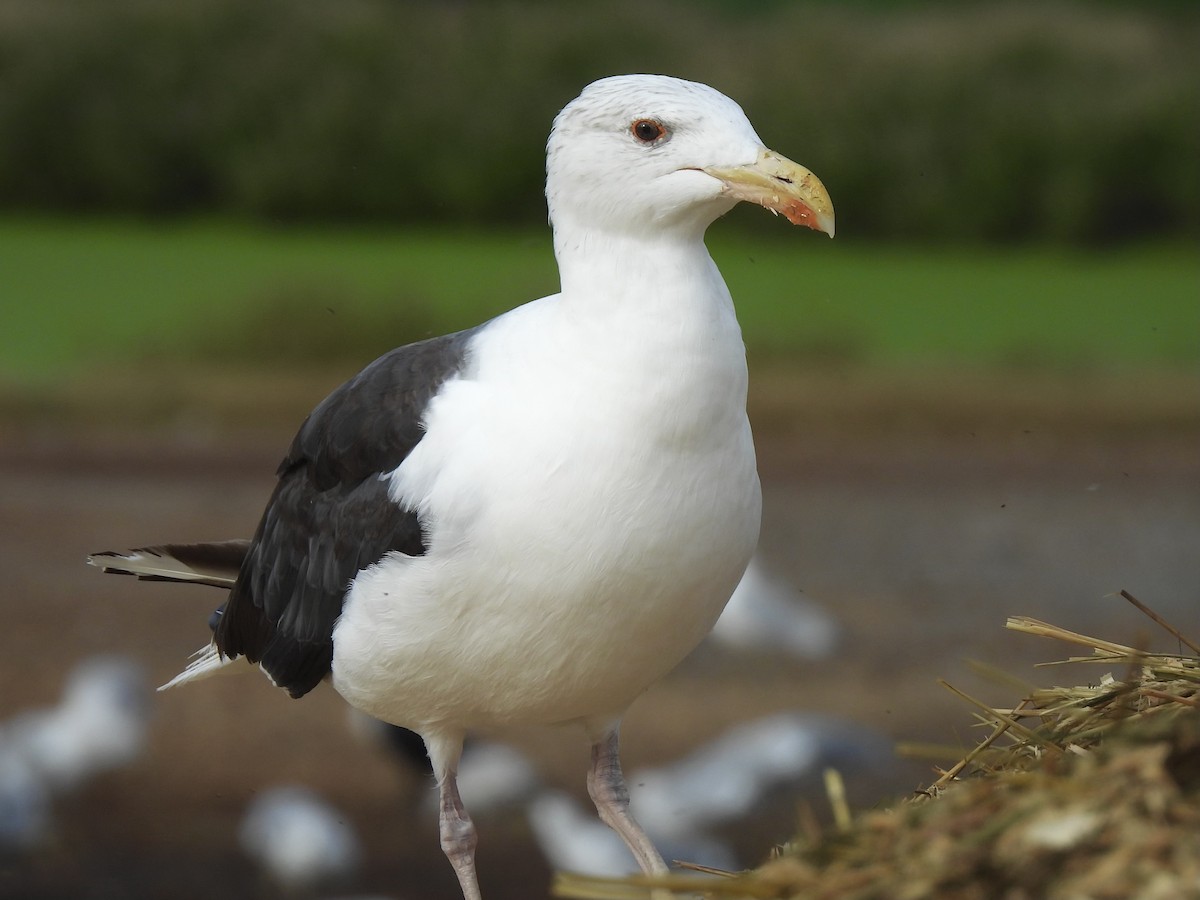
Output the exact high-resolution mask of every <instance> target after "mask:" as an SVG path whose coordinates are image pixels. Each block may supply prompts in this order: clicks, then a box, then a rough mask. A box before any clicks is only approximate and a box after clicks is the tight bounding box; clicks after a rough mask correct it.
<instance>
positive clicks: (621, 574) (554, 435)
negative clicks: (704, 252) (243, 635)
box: [333, 269, 760, 728]
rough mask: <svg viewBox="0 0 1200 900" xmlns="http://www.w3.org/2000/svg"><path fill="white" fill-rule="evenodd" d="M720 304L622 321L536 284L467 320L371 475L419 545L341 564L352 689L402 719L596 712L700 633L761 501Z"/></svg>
mask: <svg viewBox="0 0 1200 900" xmlns="http://www.w3.org/2000/svg"><path fill="white" fill-rule="evenodd" d="M713 271H714V272H715V269H714V270H713ZM720 288H721V290H723V289H724V284H723V283H721V284H720ZM727 296H728V295H727V294H726V295H725V298H726V301H727ZM718 299H719V298H718ZM725 307H727V310H726V308H723V307H722V306H721V304H720V303H717V304H715V305H714V309H713V310H710V311H709V312H708V313H706V314H704V315H701V316H699V317H693V318H694V319H695V320H693V319H688V318H687V317H684V318H683V319H681V320H680V321H677V322H676V321H673V322H671V323H669V325H668V327H661V326H662V325H664V324H666V323H661V322H660V323H659V325H660V327H657V328H656V327H650V328H646V329H641V328H639V329H638V330H636V331H631V330H629V329H627V328H625V327H623V326H622V325H621V323H619V322H617V321H615V319H616V318H617V317H611V318H609V319H607V320H606V319H605V318H604V317H600V318H599V319H589V318H588V317H587V316H582V317H581V316H579V315H578V314H577V310H575V309H573V308H571V306H570V304H568V303H565V302H563V301H562V300H561V299H560V298H558V297H553V298H546V299H544V300H541V301H535V302H534V303H532V304H529V305H527V306H525V307H522V308H520V309H518V310H516V311H514V312H513V313H510V314H508V315H507V316H505V317H503V318H502V319H500V320H497V321H496V322H495V323H494V324H493V325H492V326H491V327H489V328H488V329H487V330H486V331H485V332H484V333H483V335H482V336H481V338H480V340H479V342H478V346H477V354H476V358H475V360H474V364H473V365H472V366H471V368H470V369H469V371H468V372H467V373H466V375H465V376H464V377H463V378H461V379H458V380H456V381H454V382H452V383H451V384H449V385H447V388H446V390H444V391H443V392H442V394H441V395H439V397H438V398H437V399H436V400H435V402H434V403H433V404H432V405H431V408H430V409H429V411H428V413H427V416H426V425H427V434H426V437H425V438H424V439H423V440H422V442H421V443H420V444H419V445H418V446H417V448H416V449H415V450H414V451H413V453H412V454H411V455H410V456H409V458H408V459H407V460H406V461H405V462H404V464H403V465H401V466H400V468H399V469H398V470H396V472H395V473H393V475H392V476H391V477H392V492H393V496H394V497H395V498H396V499H397V500H398V501H400V502H403V503H405V504H406V505H409V506H411V507H415V508H417V509H418V510H419V511H420V513H421V515H422V520H423V522H425V523H426V525H427V528H428V553H427V554H426V555H425V556H423V557H419V558H410V557H405V556H403V555H400V554H394V555H391V556H389V557H387V558H385V559H384V560H383V561H382V562H381V563H380V564H379V565H377V566H374V567H372V568H371V569H368V570H366V571H364V572H363V573H361V574H360V575H359V577H358V578H357V579H356V580H355V582H354V584H353V586H352V589H351V592H350V594H349V597H348V599H347V603H346V606H345V610H344V613H343V615H342V618H341V620H340V621H339V623H338V626H337V629H336V631H335V633H334V646H335V655H334V662H333V674H334V684H335V686H336V687H337V689H338V690H339V691H340V692H341V693H342V694H343V695H344V696H346V698H347V699H348V700H349V701H350V702H351V703H353V704H354V705H356V706H359V707H361V708H363V709H365V710H366V711H367V712H370V713H371V714H373V715H376V716H378V717H380V718H383V719H385V720H388V721H392V722H396V723H398V724H407V725H412V726H421V725H428V724H442V725H447V724H448V725H452V726H454V727H462V728H478V727H494V726H503V725H507V724H524V723H548V722H559V721H567V720H575V719H583V718H597V717H599V718H603V717H613V716H616V715H619V714H620V713H621V712H622V711H623V710H624V709H625V707H626V706H628V704H629V703H630V702H632V700H633V699H634V698H635V697H636V696H637V695H638V694H639V693H640V692H641V691H643V690H644V689H645V688H646V687H647V686H648V685H649V684H650V683H652V682H653V681H654V680H656V679H657V678H658V677H660V676H661V675H663V674H664V673H665V672H666V671H668V670H669V669H670V668H672V667H673V666H674V665H675V664H676V663H678V662H679V660H680V659H682V657H683V656H684V655H686V654H687V653H688V652H689V651H690V650H691V649H692V648H693V647H694V646H695V645H696V644H697V643H698V642H699V641H700V640H701V639H702V638H703V636H704V635H705V634H706V633H707V631H708V630H709V628H711V626H712V624H713V622H714V621H715V620H716V618H717V617H718V616H719V614H720V611H721V609H722V607H723V606H724V603H725V601H726V600H727V599H728V597H729V595H730V593H731V592H732V591H733V588H734V587H735V586H736V584H737V582H738V579H739V578H740V577H741V574H742V571H743V570H744V568H745V566H746V563H747V561H748V560H749V558H750V555H751V553H752V552H753V548H754V545H755V543H756V541H757V535H758V522H759V515H760V497H759V487H758V478H757V474H756V471H755V463H754V450H753V444H752V441H751V435H750V430H749V425H748V423H747V421H746V416H745V385H746V372H745V360H744V352H743V350H742V346H741V339H740V333H739V332H738V330H737V324H736V321H735V320H734V319H733V315H732V307H731V306H729V304H728V303H727V302H726V303H725ZM660 312H661V310H660ZM642 314H643V315H645V314H647V313H646V311H643V313H642ZM648 314H649V315H650V316H651V317H653V315H654V314H655V310H653V309H652V310H650V311H649V313H648ZM639 321H640V322H642V323H643V324H644V319H639ZM653 324H654V323H651V325H652V326H653Z"/></svg>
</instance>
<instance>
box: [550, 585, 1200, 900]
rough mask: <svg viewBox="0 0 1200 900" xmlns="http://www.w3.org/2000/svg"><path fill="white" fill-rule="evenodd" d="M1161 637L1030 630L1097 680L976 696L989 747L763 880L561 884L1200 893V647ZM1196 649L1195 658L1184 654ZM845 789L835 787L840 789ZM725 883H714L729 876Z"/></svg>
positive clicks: (561, 889) (1011, 898) (794, 894)
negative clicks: (1151, 647) (1125, 640)
mask: <svg viewBox="0 0 1200 900" xmlns="http://www.w3.org/2000/svg"><path fill="white" fill-rule="evenodd" d="M1122 596H1124V597H1125V598H1126V599H1127V600H1129V601H1130V602H1131V603H1133V604H1134V605H1136V606H1138V608H1139V609H1141V610H1142V611H1143V612H1145V613H1146V614H1147V615H1148V616H1150V618H1152V619H1153V620H1154V621H1155V622H1157V623H1158V624H1159V625H1162V626H1163V627H1164V628H1165V629H1166V630H1167V631H1168V632H1169V633H1170V634H1171V635H1172V636H1173V638H1174V643H1177V644H1178V646H1179V651H1180V652H1177V653H1157V652H1155V653H1151V652H1147V651H1144V650H1141V649H1138V648H1135V647H1130V646H1125V645H1122V644H1116V643H1113V642H1111V641H1105V640H1101V639H1098V638H1091V637H1087V636H1085V635H1081V634H1078V633H1075V632H1070V631H1066V630H1064V629H1061V628H1057V627H1055V626H1053V625H1048V624H1046V623H1044V622H1039V621H1037V620H1034V619H1028V618H1013V619H1010V620H1009V621H1008V627H1009V628H1011V629H1014V630H1017V631H1021V632H1025V633H1028V634H1033V635H1040V636H1045V637H1051V638H1055V639H1057V640H1060V641H1065V642H1067V643H1070V644H1073V645H1077V646H1082V647H1086V648H1088V649H1089V650H1090V654H1088V655H1085V656H1078V657H1071V658H1069V659H1067V660H1063V663H1077V662H1083V663H1090V664H1100V665H1103V666H1105V667H1106V668H1105V671H1104V674H1103V675H1102V677H1100V678H1099V679H1098V680H1097V681H1095V682H1094V683H1089V684H1087V685H1083V686H1077V687H1053V688H1044V689H1035V690H1032V691H1030V692H1029V693H1028V695H1027V696H1026V697H1025V698H1024V699H1023V700H1022V701H1021V702H1020V703H1019V704H1017V705H1016V706H1015V707H1013V708H1011V709H991V708H988V707H986V706H984V705H983V704H981V703H978V701H974V700H972V699H971V698H969V697H966V695H961V694H960V695H961V696H963V697H964V698H965V699H967V700H968V702H970V703H972V704H974V705H975V706H976V708H977V716H978V718H979V720H980V722H981V723H982V724H984V725H985V727H987V728H988V729H989V731H988V734H987V737H986V738H984V739H983V740H982V741H981V742H980V744H979V745H978V746H977V747H975V748H974V749H973V750H971V752H969V753H968V754H967V755H966V756H965V757H964V758H963V759H962V760H960V761H959V762H958V763H957V764H956V765H954V766H952V767H951V768H949V769H947V770H946V771H945V772H943V773H942V776H941V777H940V778H939V779H938V780H937V781H936V782H935V783H934V784H933V785H931V786H930V787H929V789H927V790H925V791H922V792H920V794H919V795H917V796H915V797H913V798H910V799H908V800H905V801H901V802H900V803H898V804H897V805H895V806H893V807H891V808H890V809H884V810H878V811H873V812H869V813H866V814H864V815H862V816H859V817H858V818H854V817H852V816H851V815H850V813H849V811H848V810H847V809H845V807H844V802H843V801H841V800H840V799H839V797H840V795H839V793H838V792H837V791H836V789H835V790H832V791H830V799H831V802H833V804H834V809H835V822H836V824H835V826H834V827H832V828H830V829H828V830H824V831H822V830H821V829H818V828H816V827H815V826H809V827H808V828H806V829H805V833H803V834H801V835H800V836H799V837H797V838H796V839H795V841H793V842H792V843H791V844H789V845H787V846H785V847H781V848H779V849H778V851H777V852H776V854H775V855H774V858H773V859H771V860H770V861H769V862H767V863H766V864H764V865H763V866H762V867H760V868H759V869H756V870H754V871H752V872H745V873H736V874H735V873H705V874H689V875H679V876H671V877H670V878H667V879H664V880H661V881H658V882H656V886H655V888H653V889H652V888H651V886H650V883H649V882H648V881H647V880H645V879H639V878H631V879H628V880H623V881H614V880H603V879H595V878H581V877H575V876H567V875H563V876H560V877H559V879H558V881H557V883H556V885H555V889H556V893H557V895H558V896H561V897H571V898H580V900H583V898H587V900H634V898H649V897H653V898H655V900H658V898H664V897H684V896H696V895H702V896H705V897H711V898H720V900H735V898H756V900H758V898H780V900H783V898H788V900H818V898H819V900H826V898H830V900H832V898H838V900H875V898H879V900H882V898H888V900H909V898H911V900H916V898H955V900H976V898H980V900H982V898H997V900H1001V898H1002V900H1041V898H1047V900H1055V898H1061V900H1084V898H1087V900H1105V898H1112V900H1117V898H1121V900H1125V898H1139V900H1175V898H1188V897H1200V647H1198V646H1197V645H1196V644H1195V643H1193V642H1191V641H1190V640H1188V639H1187V638H1185V637H1184V636H1183V635H1182V634H1181V633H1180V632H1179V631H1178V630H1177V629H1175V628H1173V627H1172V626H1170V625H1169V624H1167V623H1165V622H1164V621H1162V620H1161V619H1160V618H1159V617H1158V616H1157V615H1156V614H1155V613H1153V612H1152V611H1151V610H1149V609H1147V608H1146V607H1144V606H1143V605H1142V604H1141V603H1139V602H1138V601H1137V600H1136V599H1135V598H1133V597H1132V596H1130V595H1129V594H1127V593H1126V592H1122ZM1185 648H1186V650H1187V651H1189V653H1184V652H1182V651H1183V650H1184V649H1185ZM827 784H830V785H832V786H833V787H834V788H836V786H837V784H838V782H837V779H836V777H833V778H830V779H827ZM714 876H715V877H714Z"/></svg>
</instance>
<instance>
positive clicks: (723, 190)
mask: <svg viewBox="0 0 1200 900" xmlns="http://www.w3.org/2000/svg"><path fill="white" fill-rule="evenodd" d="M546 198H547V201H548V203H549V207H550V217H551V220H552V221H553V222H554V223H555V225H556V227H558V226H559V225H561V224H562V223H563V222H564V221H566V220H569V221H570V222H571V223H572V224H573V225H574V226H575V227H582V228H589V229H597V230H618V231H624V232H633V233H637V232H645V231H651V230H653V231H662V230H673V229H674V230H680V231H683V232H695V233H702V232H703V231H704V229H705V228H706V227H707V226H708V225H709V223H711V222H712V221H713V220H714V219H716V218H717V217H718V216H721V215H723V214H724V213H726V212H728V211H729V209H731V208H732V207H733V206H734V204H736V203H738V202H739V201H741V200H748V201H750V202H752V203H758V204H761V205H762V206H764V207H766V208H767V209H770V210H772V211H773V212H777V213H783V215H785V216H786V217H787V218H788V219H789V220H790V221H792V222H793V223H795V224H797V225H806V226H808V227H809V228H814V229H816V230H818V231H823V232H825V233H826V234H828V235H829V236H830V237H832V236H833V204H832V203H831V202H830V200H829V194H828V193H826V191H825V188H824V186H823V185H822V184H821V182H820V180H819V179H818V178H817V176H815V175H814V174H813V173H812V172H810V171H808V169H806V168H804V167H803V166H801V165H799V164H797V163H794V162H792V161H791V160H789V159H787V158H785V157H783V156H780V155H779V154H777V153H775V152H773V151H771V150H768V149H767V148H766V146H764V144H763V142H762V140H761V139H760V138H759V137H758V135H757V134H756V133H755V131H754V127H753V126H752V125H751V124H750V121H749V120H748V119H747V118H746V114H745V113H743V112H742V109H741V107H740V106H738V105H737V104H736V103H735V102H734V101H732V100H730V99H729V98H728V97H726V96H725V95H724V94H722V93H720V92H719V91H716V90H713V89H712V88H710V87H708V86H707V85H704V84H698V83H696V82H693V81H683V80H681V79H678V78H670V77H667V76H665V75H616V76H613V77H611V78H603V79H601V80H600V81H595V82H593V83H592V84H590V85H588V86H587V87H586V88H584V90H583V93H581V94H580V95H579V96H578V97H576V98H575V99H574V100H572V101H571V102H570V103H568V104H567V105H566V106H565V107H564V108H563V110H562V112H560V113H559V114H558V116H557V117H556V118H555V120H554V128H553V129H552V130H551V132H550V140H549V142H548V144H547V152H546Z"/></svg>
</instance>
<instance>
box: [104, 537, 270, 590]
mask: <svg viewBox="0 0 1200 900" xmlns="http://www.w3.org/2000/svg"><path fill="white" fill-rule="evenodd" d="M249 550H250V542H249V541H246V540H234V541H213V542H210V543H205V544H158V545H156V546H153V547H139V548H137V549H135V550H127V551H125V552H124V553H119V552H115V551H112V550H106V551H104V552H102V553H93V554H92V555H91V556H89V557H88V559H87V561H88V564H89V565H93V566H96V567H97V568H99V569H102V570H103V571H105V572H109V573H111V574H114V575H133V576H135V577H136V578H138V579H140V580H142V581H179V582H187V583H191V584H208V585H212V586H213V587H219V588H227V589H228V588H231V587H233V583H234V582H235V581H237V577H238V572H239V571H240V570H241V568H242V561H243V560H244V559H245V558H246V554H247V553H248V552H249Z"/></svg>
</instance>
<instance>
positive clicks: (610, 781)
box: [587, 725, 667, 875]
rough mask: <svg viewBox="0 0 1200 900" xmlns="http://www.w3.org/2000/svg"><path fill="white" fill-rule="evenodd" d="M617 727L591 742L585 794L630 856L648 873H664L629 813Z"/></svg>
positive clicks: (665, 865)
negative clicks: (589, 796)
mask: <svg viewBox="0 0 1200 900" xmlns="http://www.w3.org/2000/svg"><path fill="white" fill-rule="evenodd" d="M617 733H618V727H617V726H616V725H613V726H612V727H611V728H609V729H608V730H607V731H605V732H604V733H603V735H602V736H601V737H600V738H599V739H598V740H597V741H596V742H595V743H594V744H592V767H591V769H589V770H588V778H587V785H588V793H589V794H590V795H591V797H592V802H593V803H595V804H596V812H598V813H599V814H600V821H601V822H603V823H604V824H605V825H607V826H608V827H609V828H611V829H612V830H613V831H615V832H616V833H617V834H619V835H620V836H621V840H623V841H624V842H625V845H626V846H627V847H628V848H629V849H630V851H631V852H632V853H633V858H634V859H636V860H637V864H638V865H639V866H641V869H642V871H643V872H645V873H646V874H647V875H664V874H666V872H667V864H666V863H665V862H663V858H662V856H661V855H660V854H659V852H658V850H657V849H655V847H654V844H653V843H651V841H650V838H649V837H647V836H646V832H645V831H643V830H642V826H641V825H639V824H638V823H637V822H636V821H634V818H633V816H631V815H630V814H629V790H628V789H627V788H626V787H625V776H624V775H623V774H622V773H621V760H620V759H619V758H618V755H617V753H618V744H619V742H618V739H617Z"/></svg>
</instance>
